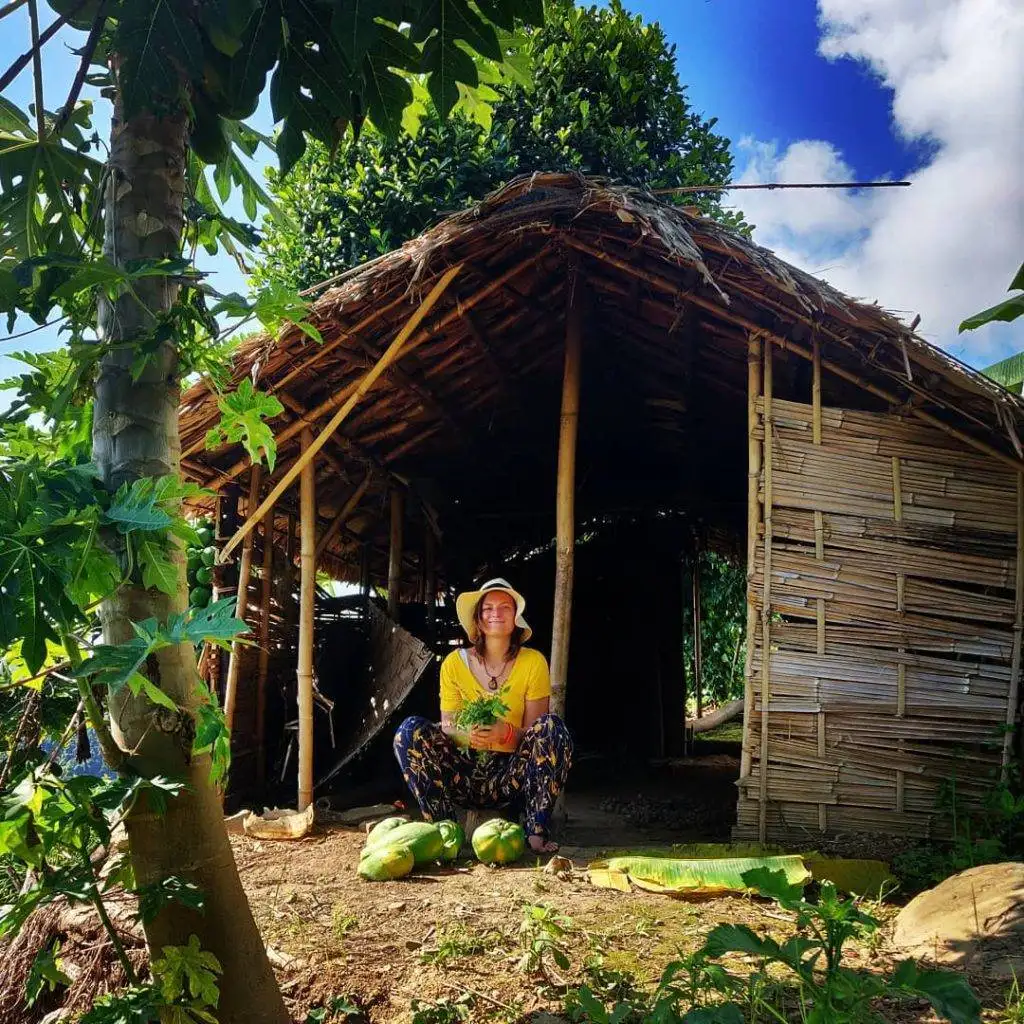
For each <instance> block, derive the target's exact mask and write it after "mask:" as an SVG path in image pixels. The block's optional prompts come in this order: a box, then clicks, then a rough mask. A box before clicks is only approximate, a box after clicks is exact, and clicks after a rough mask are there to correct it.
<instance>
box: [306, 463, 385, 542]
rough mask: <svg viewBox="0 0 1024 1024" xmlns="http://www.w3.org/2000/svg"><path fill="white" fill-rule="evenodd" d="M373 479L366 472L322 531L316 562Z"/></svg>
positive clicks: (371, 475)
mask: <svg viewBox="0 0 1024 1024" xmlns="http://www.w3.org/2000/svg"><path fill="white" fill-rule="evenodd" d="M372 478H373V471H372V470H370V471H368V472H367V474H366V476H364V477H363V479H362V482H361V483H360V484H359V486H358V487H357V488H356V489H355V490H354V491H353V492H352V493H351V494H350V495H349V497H348V500H347V501H346V502H345V504H344V505H342V507H341V509H340V510H339V512H338V514H337V515H336V516H335V517H334V518H333V519H332V520H331V523H330V526H328V527H327V529H326V530H325V531H324V534H323V536H322V537H321V538H320V539H319V540H318V541H317V543H316V560H317V561H318V562H319V561H320V556H321V555H322V554H323V553H324V552H325V551H326V550H327V548H328V546H329V545H330V543H331V541H332V540H334V538H335V537H337V535H338V531H339V530H341V528H342V527H343V526H344V525H345V521H346V520H347V519H348V518H349V517H350V516H351V515H352V513H353V512H354V511H355V510H356V507H357V506H358V505H359V502H361V501H362V500H363V496H364V495H365V494H366V489H367V488H368V487H369V486H370V481H371V479H372Z"/></svg>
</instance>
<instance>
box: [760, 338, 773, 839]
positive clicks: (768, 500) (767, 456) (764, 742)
mask: <svg viewBox="0 0 1024 1024" xmlns="http://www.w3.org/2000/svg"><path fill="white" fill-rule="evenodd" d="M773 352H774V349H773V348H772V346H771V345H766V346H765V347H764V589H763V592H762V595H761V749H760V773H759V780H758V781H759V783H760V785H759V791H758V796H759V805H758V812H757V833H758V837H759V840H760V842H762V843H763V842H764V841H765V839H766V837H767V835H768V705H769V702H770V700H771V686H772V670H771V661H772V657H771V655H772V646H771V609H772V430H773V421H772V355H773Z"/></svg>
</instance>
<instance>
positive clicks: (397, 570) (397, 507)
mask: <svg viewBox="0 0 1024 1024" xmlns="http://www.w3.org/2000/svg"><path fill="white" fill-rule="evenodd" d="M404 506H405V501H404V495H403V494H402V492H401V491H400V490H399V489H398V488H397V487H393V488H392V489H391V529H390V534H389V540H388V615H389V617H390V618H391V620H392V622H397V621H398V615H399V609H400V607H401V600H402V527H403V519H404V515H405V509H404Z"/></svg>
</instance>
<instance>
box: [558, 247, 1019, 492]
mask: <svg viewBox="0 0 1024 1024" xmlns="http://www.w3.org/2000/svg"><path fill="white" fill-rule="evenodd" d="M563 241H564V242H565V244H566V245H568V246H570V247H572V248H573V249H577V250H578V251H579V252H583V253H586V254H587V255H588V256H592V257H593V258H594V259H596V260H600V261H602V262H605V263H609V264H610V265H611V266H613V267H618V268H619V270H622V271H625V272H626V273H627V274H633V275H635V276H637V277H639V278H641V279H642V280H645V281H647V282H648V283H649V284H651V285H653V286H654V287H655V288H658V289H659V290H660V291H664V292H668V293H669V294H671V295H677V294H679V287H678V285H677V284H676V283H675V282H673V281H670V280H668V279H667V278H663V277H659V276H658V275H657V274H652V273H651V272H650V271H648V270H645V269H644V268H643V267H637V266H634V265H633V264H632V263H630V262H629V261H628V260H624V259H620V258H619V257H617V256H613V255H612V254H611V253H607V252H604V251H603V250H601V249H596V248H594V247H593V246H591V245H588V244H587V243H586V242H584V241H582V240H580V239H578V238H575V237H573V236H572V235H571V234H566V235H563ZM685 301H686V302H687V303H692V304H693V305H694V306H697V307H698V308H700V309H705V310H707V311H708V312H710V313H713V314H714V315H715V316H718V317H721V318H722V319H723V320H725V321H727V322H729V323H732V324H735V325H736V326H737V327H742V328H744V329H745V330H747V331H756V332H758V333H760V334H761V335H762V337H764V338H765V339H767V340H768V341H770V342H771V343H772V344H774V345H778V346H779V347H780V348H782V349H786V350H788V351H790V352H795V353H796V354H797V355H798V356H801V357H803V358H804V359H808V360H811V359H813V355H812V353H811V350H810V349H808V348H806V347H804V346H803V345H800V344H798V343H796V342H794V341H790V340H789V339H788V338H784V337H782V336H781V335H778V334H774V333H773V332H771V331H769V330H766V329H765V328H763V327H762V326H761V325H760V324H758V323H756V322H755V321H753V320H750V319H749V318H747V317H745V316H742V315H741V314H739V313H736V312H734V311H733V310H731V309H727V308H726V307H724V306H722V305H721V304H720V303H718V302H714V301H712V300H711V299H705V298H704V297H703V296H702V295H697V294H696V293H695V292H692V291H689V292H687V293H686V297H685ZM821 365H822V368H823V369H825V370H828V371H829V373H833V374H835V375H836V376H837V377H841V378H842V379H843V380H847V381H849V382H850V383H851V384H856V385H857V386H858V387H861V388H863V389H864V390H865V391H868V392H869V393H871V394H873V395H874V396H875V397H876V398H881V399H882V400H883V401H885V402H889V403H890V404H892V405H895V406H900V407H901V408H903V407H905V406H906V402H905V401H904V400H903V399H902V398H900V396H899V395H895V394H893V393H892V392H891V391H886V390H885V389H884V388H880V387H878V386H877V385H875V384H872V383H871V382H870V381H866V380H864V379H863V378H862V377H860V376H858V375H857V374H856V373H853V372H852V371H851V370H847V369H846V368H845V367H843V366H839V365H838V364H837V363H833V362H831V361H830V360H827V359H822V361H821ZM906 411H907V412H908V413H909V414H910V415H911V416H913V417H915V418H916V419H919V420H921V421H922V422H924V423H928V424H930V425H931V426H933V427H935V428H936V429H938V430H941V431H943V432H944V433H946V434H948V435H949V436H950V437H955V438H956V439H957V440H958V441H960V442H962V443H963V444H966V445H968V446H970V447H971V448H974V449H975V451H979V452H984V454H986V455H990V456H991V457H992V458H994V459H997V460H998V461H999V462H1001V463H1003V465H1005V466H1009V467H1010V469H1012V470H1013V471H1014V472H1018V473H1019V472H1021V471H1022V470H1024V461H1022V460H1020V459H1015V458H1014V457H1013V456H1011V455H1007V454H1006V453H1005V452H1001V451H1000V450H999V449H998V448H993V447H992V445H990V444H986V443H985V442H984V441H982V440H980V439H979V438H977V437H974V436H972V435H971V434H966V433H964V431H962V430H958V429H957V428H956V427H953V426H951V425H950V424H948V423H946V422H945V421H944V420H941V419H939V418H938V417H937V416H933V415H932V414H931V413H928V412H925V411H924V410H923V409H920V408H918V407H917V406H914V405H912V406H908V407H906ZM962 415H963V414H962Z"/></svg>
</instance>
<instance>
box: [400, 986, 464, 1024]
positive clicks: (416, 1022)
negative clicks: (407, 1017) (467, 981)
mask: <svg viewBox="0 0 1024 1024" xmlns="http://www.w3.org/2000/svg"><path fill="white" fill-rule="evenodd" d="M472 1005H473V997H472V996H471V995H469V993H466V994H465V995H461V996H457V997H455V998H454V999H449V998H447V997H442V998H441V999H437V1000H433V1001H431V1000H428V999H414V1000H413V1001H412V1007H411V1009H412V1024H462V1022H463V1021H467V1020H469V1019H470V1009H471V1007H472Z"/></svg>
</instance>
